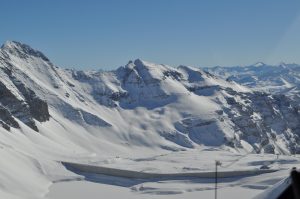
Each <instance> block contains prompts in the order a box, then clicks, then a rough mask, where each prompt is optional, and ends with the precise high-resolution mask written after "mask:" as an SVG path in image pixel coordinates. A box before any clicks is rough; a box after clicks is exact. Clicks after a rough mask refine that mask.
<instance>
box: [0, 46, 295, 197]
mask: <svg viewBox="0 0 300 199" xmlns="http://www.w3.org/2000/svg"><path fill="white" fill-rule="evenodd" d="M257 67H263V66H257ZM216 70H217V69H216ZM0 78H1V79H0V124H1V125H2V127H3V128H1V127H0V162H1V169H2V170H1V172H0V195H1V194H2V195H4V196H6V198H17V197H18V196H24V197H25V198H26V197H29V198H33V196H35V197H41V196H43V195H44V194H45V192H47V186H49V184H50V183H51V182H53V181H58V180H61V179H63V178H64V177H65V176H67V175H70V176H72V175H73V174H72V173H70V172H68V171H66V170H65V168H64V167H63V166H62V165H61V164H60V163H59V161H76V162H81V161H88V160H91V159H93V160H99V159H103V158H105V157H109V156H129V154H130V156H135V157H142V156H145V155H147V154H157V153H158V152H159V153H163V152H164V151H179V150H189V149H192V148H196V147H198V146H208V147H220V148H221V149H224V150H231V151H235V152H245V151H246V152H253V153H282V154H289V153H294V152H299V151H300V150H299V149H300V148H299V143H300V140H299V135H300V128H299V127H300V120H299V111H298V110H299V108H298V107H297V106H296V105H294V104H293V103H292V102H291V100H290V98H288V97H286V96H284V95H272V94H267V93H263V92H258V91H253V90H252V89H250V88H247V87H245V86H241V85H239V84H237V83H235V82H234V81H226V80H223V79H221V78H218V77H216V76H214V75H212V74H210V73H208V72H205V71H203V70H201V69H198V68H194V67H188V66H179V67H177V68H175V67H171V66H167V65H163V64H154V63H150V62H146V61H142V60H140V59H137V60H135V61H133V62H132V61H130V62H129V63H128V64H126V65H125V66H122V67H120V68H118V69H117V70H114V71H109V72H99V71H77V70H70V69H63V68H59V67H57V66H55V65H54V64H52V63H51V62H50V61H49V59H48V58H47V57H46V56H45V55H43V54H42V53H41V52H39V51H37V50H34V49H32V48H31V47H29V46H28V45H25V44H21V43H18V42H6V43H5V44H4V45H3V46H2V47H1V50H0ZM20 168H22V169H21V170H20ZM16 173H17V175H16ZM28 178H35V179H37V180H35V181H30V182H28V181H27V180H26V179H28ZM16 186H18V189H17V191H16V190H15V189H14V188H15V187H16Z"/></svg>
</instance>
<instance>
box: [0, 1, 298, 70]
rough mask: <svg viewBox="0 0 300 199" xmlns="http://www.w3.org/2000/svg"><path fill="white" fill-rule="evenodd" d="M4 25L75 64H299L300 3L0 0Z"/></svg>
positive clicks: (10, 35)
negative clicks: (135, 62)
mask: <svg viewBox="0 0 300 199" xmlns="http://www.w3.org/2000/svg"><path fill="white" fill-rule="evenodd" d="M0 22H1V23H0V43H3V42H5V41H6V40H16V41H20V42H23V43H27V44H29V45H30V46H32V47H33V48H36V49H39V50H41V51H42V52H44V53H45V55H46V56H48V57H49V58H50V59H51V60H52V62H54V63H55V64H57V65H59V66H62V67H69V68H70V67H72V68H80V69H84V68H89V69H90V68H94V69H96V68H101V69H105V70H107V69H114V68H116V67H118V66H120V65H124V64H126V63H127V61H128V60H132V59H135V58H141V59H144V60H148V61H152V62H156V63H164V64H169V65H173V66H177V65H180V64H185V65H194V66H215V65H247V64H252V63H255V62H257V61H263V62H266V63H270V64H275V63H279V62H281V61H283V62H288V63H292V62H296V63H300V0H1V2H0Z"/></svg>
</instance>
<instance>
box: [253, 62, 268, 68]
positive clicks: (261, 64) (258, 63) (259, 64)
mask: <svg viewBox="0 0 300 199" xmlns="http://www.w3.org/2000/svg"><path fill="white" fill-rule="evenodd" d="M264 65H266V64H265V63H264V62H257V63H255V64H254V65H253V66H256V67H261V66H264Z"/></svg>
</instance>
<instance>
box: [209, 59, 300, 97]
mask: <svg viewBox="0 0 300 199" xmlns="http://www.w3.org/2000/svg"><path fill="white" fill-rule="evenodd" d="M204 70H205V71H208V72H210V73H212V74H215V75H216V76H220V77H222V78H225V79H226V78H227V79H228V80H232V81H235V82H238V83H239V84H242V85H245V86H248V87H251V88H252V89H255V90H260V91H266V92H271V93H277V94H278V93H281V94H287V93H288V94H295V93H297V94H298V93H299V88H300V65H298V64H285V63H281V64H279V65H267V64H265V63H262V62H258V63H256V64H254V65H250V66H233V67H220V66H216V67H212V68H205V69H204Z"/></svg>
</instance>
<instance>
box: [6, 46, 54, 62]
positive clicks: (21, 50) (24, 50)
mask: <svg viewBox="0 0 300 199" xmlns="http://www.w3.org/2000/svg"><path fill="white" fill-rule="evenodd" d="M1 50H3V51H5V52H7V53H9V54H12V55H15V56H19V57H21V58H25V57H26V55H27V56H34V57H40V58H42V59H43V60H45V61H49V59H48V58H47V57H46V56H45V55H44V54H43V53H42V52H40V51H38V50H35V49H33V48H31V47H30V46H29V45H27V44H23V43H20V42H17V41H6V42H5V43H4V44H3V45H2V46H1Z"/></svg>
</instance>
